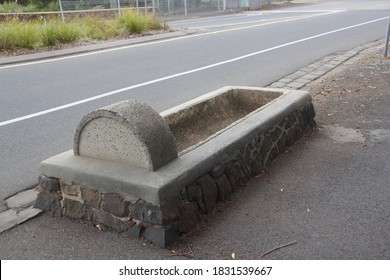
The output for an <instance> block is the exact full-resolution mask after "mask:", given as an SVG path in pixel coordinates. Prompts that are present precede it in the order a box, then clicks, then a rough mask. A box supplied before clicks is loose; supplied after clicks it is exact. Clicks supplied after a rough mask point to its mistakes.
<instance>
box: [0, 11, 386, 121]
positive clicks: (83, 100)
mask: <svg viewBox="0 0 390 280" xmlns="http://www.w3.org/2000/svg"><path fill="white" fill-rule="evenodd" d="M385 19H386V20H387V19H388V17H382V18H378V19H375V20H370V21H366V22H363V23H359V24H355V25H350V26H347V27H343V28H339V29H335V30H332V31H328V32H324V33H321V34H317V35H314V36H310V37H306V38H303V39H299V40H296V41H292V42H289V43H285V44H282V45H278V46H274V47H271V48H268V49H264V50H260V51H257V52H253V53H249V54H246V55H242V56H238V57H235V58H232V59H228V60H224V61H221V62H218V63H214V64H210V65H206V66H203V67H199V68H195V69H191V70H188V71H185V72H181V73H177V74H173V75H169V76H165V77H162V78H159V79H154V80H150V81H148V82H144V83H140V84H136V85H132V86H128V87H124V88H121V89H117V90H114V91H110V92H106V93H103V94H99V95H96V96H92V97H90V98H86V99H82V100H79V101H76V102H72V103H68V104H65V105H62V106H58V107H55V108H51V109H48V110H44V111H40V112H37V113H34V114H30V115H26V116H22V117H18V118H14V119H10V120H7V121H3V122H0V126H6V125H10V124H13V123H17V122H21V121H24V120H28V119H31V118H35V117H38V116H42V115H46V114H49V113H53V112H56V111H60V110H63V109H66V108H70V107H74V106H77V105H80V104H84V103H87V102H91V101H93V100H97V99H101V98H104V97H107V96H111V95H115V94H118V93H121V92H124V91H128V90H132V89H136V88H140V87H144V86H147V85H151V84H155V83H159V82H162V81H166V80H170V79H174V78H178V77H181V76H185V75H189V74H192V73H196V72H200V71H204V70H207V69H210V68H214V67H218V66H221V65H225V64H228V63H232V62H236V61H239V60H243V59H247V58H250V57H252V56H256V55H259V54H263V53H267V52H270V51H273V50H277V49H281V48H285V47H288V46H291V45H295V44H299V43H302V42H305V41H309V40H313V39H316V38H320V37H324V36H327V35H331V34H334V33H338V32H342V31H345V30H348V29H352V28H356V27H360V26H364V25H367V24H372V23H375V22H378V21H382V20H385Z"/></svg>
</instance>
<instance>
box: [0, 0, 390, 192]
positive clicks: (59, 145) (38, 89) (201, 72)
mask: <svg viewBox="0 0 390 280" xmlns="http://www.w3.org/2000/svg"><path fill="white" fill-rule="evenodd" d="M385 2H386V1H372V0H371V1H341V2H340V1H332V2H329V3H326V4H320V5H304V6H299V7H297V8H294V9H286V10H278V11H277V12H265V13H258V12H257V13H256V12H249V13H243V14H237V15H229V16H224V17H219V18H218V19H199V20H197V21H194V20H192V21H189V22H188V23H186V22H180V23H172V26H176V27H178V28H181V29H183V30H186V31H187V32H188V33H189V34H188V35H187V36H183V37H180V38H174V39H170V40H163V41H158V42H150V43H147V42H146V43H144V44H137V45H131V46H128V47H122V48H118V49H111V50H110V51H103V52H102V51H100V52H94V53H88V54H84V55H78V56H69V57H66V58H62V59H53V60H47V61H37V62H34V63H28V64H16V65H12V66H4V67H0V135H1V137H0V147H1V148H0V159H1V161H0V164H1V168H0V178H1V181H0V199H4V198H6V197H8V196H10V195H12V194H14V193H16V192H18V191H20V190H23V189H26V188H28V187H30V186H32V185H33V184H35V183H36V181H37V178H38V175H39V171H38V167H39V163H40V162H41V161H42V160H44V159H46V158H48V157H50V156H53V155H55V154H58V153H60V152H63V151H65V150H68V149H70V148H71V145H72V139H73V133H74V129H75V127H76V125H77V123H78V121H79V120H80V119H81V117H82V116H83V115H85V114H86V113H87V112H89V111H91V110H93V109H95V108H98V107H101V106H104V105H108V104H111V103H114V102H118V101H120V100H124V99H129V98H134V99H137V100H140V101H143V102H146V103H147V104H149V105H151V106H152V107H154V108H155V109H156V110H157V111H162V110H165V109H168V108H170V107H172V106H175V105H178V104H180V103H182V102H185V101H188V100H190V99H192V98H195V97H197V96H199V95H202V94H204V93H207V92H209V91H212V90H215V89H217V88H219V87H222V86H225V85H237V86H239V85H246V86H266V85H268V84H270V83H272V82H273V81H275V80H278V79H279V78H281V77H284V76H285V75H287V74H289V73H291V72H293V71H295V70H296V69H299V68H301V67H303V66H305V65H307V64H310V63H311V62H313V61H316V60H318V59H319V58H321V57H323V56H325V55H328V54H330V53H334V52H337V51H342V50H348V49H351V48H353V47H355V46H358V45H361V44H363V43H366V42H371V41H375V40H378V39H380V38H383V36H384V34H385V29H386V25H387V21H386V20H387V16H388V11H387V10H386V9H385V8H389V7H388V3H387V4H386V3H385Z"/></svg>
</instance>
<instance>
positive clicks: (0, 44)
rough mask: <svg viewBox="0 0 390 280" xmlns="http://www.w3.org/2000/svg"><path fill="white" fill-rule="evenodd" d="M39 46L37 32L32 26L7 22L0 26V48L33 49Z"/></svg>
mask: <svg viewBox="0 0 390 280" xmlns="http://www.w3.org/2000/svg"><path fill="white" fill-rule="evenodd" d="M37 44H39V30H37V28H36V26H35V25H34V24H27V23H25V22H14V21H9V22H6V23H2V24H1V25H0V48H1V49H14V48H26V49H33V48H35V47H36V45H37Z"/></svg>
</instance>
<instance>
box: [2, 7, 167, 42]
mask: <svg viewBox="0 0 390 280" xmlns="http://www.w3.org/2000/svg"><path fill="white" fill-rule="evenodd" d="M164 27H165V26H164V25H163V24H161V22H160V21H159V20H158V19H157V18H155V17H153V16H151V15H139V14H136V13H134V12H124V13H123V14H122V16H121V17H119V18H115V19H102V18H98V17H85V18H81V19H75V20H72V21H65V22H62V21H61V20H59V19H54V18H53V19H42V20H35V21H18V20H10V21H5V22H2V23H1V24H0V50H1V49H14V48H28V49H34V48H39V47H42V46H45V47H53V46H55V45H56V44H58V43H71V42H75V41H77V40H79V39H81V38H86V39H95V40H102V39H103V40H105V39H111V38H115V37H117V36H126V35H128V34H134V33H136V34H140V33H143V32H145V31H147V30H150V29H161V28H164Z"/></svg>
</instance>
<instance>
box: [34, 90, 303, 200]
mask: <svg viewBox="0 0 390 280" xmlns="http://www.w3.org/2000/svg"><path fill="white" fill-rule="evenodd" d="M229 88H230V87H226V88H223V89H222V90H227V89H229ZM245 88H246V89H259V88H249V87H245ZM263 90H264V91H275V92H282V93H283V94H282V96H280V97H279V98H277V99H275V100H274V101H272V102H270V103H268V104H267V105H265V106H263V107H262V108H260V109H258V110H256V111H255V112H253V113H251V114H249V115H248V116H247V117H245V118H243V119H241V120H239V121H238V122H237V123H235V124H233V125H231V126H230V127H229V128H227V129H225V130H224V131H223V133H222V132H221V133H219V134H218V135H215V136H214V137H212V139H208V141H206V142H204V143H202V144H201V145H199V146H198V147H197V148H196V149H194V150H191V151H188V152H186V153H184V154H182V155H181V156H180V157H178V158H177V159H175V160H173V161H171V162H169V163H168V164H166V165H164V166H162V167H161V168H159V169H158V170H156V171H154V172H149V171H147V170H144V169H142V168H137V167H130V166H128V165H124V164H120V163H116V162H110V161H104V160H99V159H93V158H86V157H77V156H74V155H73V152H72V151H68V152H65V153H62V154H59V155H57V156H54V157H52V158H50V159H47V160H45V161H43V162H42V163H41V170H40V171H41V174H42V175H44V176H47V177H54V178H61V180H62V181H63V182H65V183H67V184H77V185H87V186H93V187H95V188H96V189H98V190H99V191H102V192H119V193H121V194H122V195H123V196H124V198H125V199H126V200H128V201H130V202H135V201H137V200H139V199H142V200H145V201H147V202H149V203H152V204H154V205H162V204H163V203H164V201H166V200H167V199H169V198H170V197H171V196H173V195H175V194H177V193H178V192H180V190H181V189H182V188H184V187H185V186H186V185H188V184H190V183H191V182H193V181H194V180H195V179H196V178H197V177H199V176H201V175H203V174H204V173H206V172H208V171H209V170H210V169H212V168H213V167H214V166H215V165H217V164H220V163H223V162H225V161H226V160H227V159H228V158H229V157H231V154H232V153H234V152H235V151H236V150H237V149H240V148H241V147H242V145H244V143H247V142H248V141H249V142H250V141H251V139H253V138H254V137H255V135H257V134H258V133H259V131H260V132H261V131H264V132H265V131H267V130H269V129H271V128H272V126H273V125H274V124H275V122H278V121H280V120H281V119H283V118H285V117H286V116H288V115H289V114H291V113H292V112H293V111H294V110H296V109H298V108H300V107H302V106H304V105H307V104H308V103H310V101H311V97H310V95H309V94H308V93H307V92H304V91H293V90H284V89H269V88H267V89H265V88H263ZM218 92H219V91H216V92H213V93H210V94H208V95H205V96H203V97H201V98H199V100H201V99H202V98H209V97H210V95H211V96H212V95H215V94H218ZM187 105H188V104H187ZM187 105H184V106H187ZM177 109H178V108H176V109H175V110H177ZM173 111H174V110H173ZM171 112H172V110H171ZM164 114H165V115H166V114H169V112H165V113H164ZM211 140H212V141H211Z"/></svg>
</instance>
